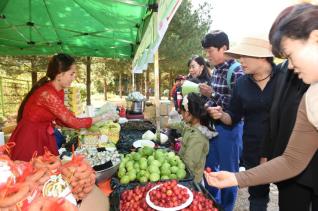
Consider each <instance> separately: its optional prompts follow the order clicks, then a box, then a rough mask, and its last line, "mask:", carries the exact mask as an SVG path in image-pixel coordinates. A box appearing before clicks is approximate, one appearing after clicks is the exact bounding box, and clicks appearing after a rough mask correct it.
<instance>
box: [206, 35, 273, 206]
mask: <svg viewBox="0 0 318 211" xmlns="http://www.w3.org/2000/svg"><path fill="white" fill-rule="evenodd" d="M225 54H227V55H229V56H231V57H234V58H237V59H240V62H241V64H242V66H243V69H244V72H245V75H244V76H242V77H240V78H239V79H238V80H237V82H236V85H235V87H234V88H233V92H232V98H231V101H230V104H229V107H228V109H227V110H226V111H224V110H223V108H222V107H221V106H216V107H210V108H209V109H208V112H209V114H210V116H211V117H212V118H213V119H216V120H220V121H221V122H222V123H224V124H226V125H233V124H235V123H237V122H240V121H241V119H242V118H244V130H243V146H244V147H243V154H242V158H243V162H244V165H245V167H246V168H247V169H249V168H253V167H255V166H257V165H259V164H260V162H266V158H263V157H262V151H263V149H262V148H263V147H264V145H263V144H264V140H265V138H266V136H267V135H268V132H269V111H270V109H271V106H272V102H273V96H274V88H275V86H276V81H277V80H276V79H277V77H276V65H275V64H274V63H273V54H272V52H271V50H270V45H269V42H268V41H267V40H264V39H259V38H254V37H246V38H244V39H243V40H242V41H241V42H240V43H239V44H238V45H237V46H235V47H234V48H232V49H230V50H228V51H226V52H225ZM248 192H249V194H250V197H249V201H250V210H251V211H266V210H267V203H268V202H269V185H268V184H267V185H259V186H255V187H249V188H248Z"/></svg>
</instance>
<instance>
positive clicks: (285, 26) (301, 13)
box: [269, 3, 318, 58]
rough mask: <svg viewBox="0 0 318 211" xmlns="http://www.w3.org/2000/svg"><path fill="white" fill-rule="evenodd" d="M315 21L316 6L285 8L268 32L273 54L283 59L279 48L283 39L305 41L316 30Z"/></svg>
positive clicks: (282, 53)
mask: <svg viewBox="0 0 318 211" xmlns="http://www.w3.org/2000/svg"><path fill="white" fill-rule="evenodd" d="M317 20H318V6H317V5H313V4H309V3H301V4H296V5H293V6H290V7H287V8H285V9H284V10H283V11H282V12H281V13H280V14H279V15H278V16H277V18H276V20H275V21H274V23H273V25H272V27H271V29H270V32H269V41H270V43H271V44H272V51H273V54H274V55H275V56H277V57H281V58H282V57H284V52H283V49H282V46H281V42H282V39H283V37H288V38H291V39H298V40H307V39H308V38H309V35H310V33H311V32H312V31H313V30H317V29H318V21H317Z"/></svg>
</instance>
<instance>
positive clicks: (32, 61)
mask: <svg viewBox="0 0 318 211" xmlns="http://www.w3.org/2000/svg"><path fill="white" fill-rule="evenodd" d="M31 71H32V72H31V78H32V86H33V85H34V84H35V83H36V82H37V81H38V74H37V72H36V70H35V57H32V59H31Z"/></svg>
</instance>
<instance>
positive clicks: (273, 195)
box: [234, 184, 279, 211]
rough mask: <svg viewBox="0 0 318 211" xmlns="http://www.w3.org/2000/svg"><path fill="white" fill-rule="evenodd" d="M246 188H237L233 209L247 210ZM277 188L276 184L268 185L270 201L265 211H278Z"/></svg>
mask: <svg viewBox="0 0 318 211" xmlns="http://www.w3.org/2000/svg"><path fill="white" fill-rule="evenodd" d="M248 196H249V194H248V192H247V188H242V189H239V192H238V197H237V200H236V203H235V208H234V211H248V210H249V201H248ZM278 210H279V208H278V190H277V187H276V185H273V184H272V185H271V186H270V202H269V203H268V207H267V211H278Z"/></svg>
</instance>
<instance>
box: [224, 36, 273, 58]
mask: <svg viewBox="0 0 318 211" xmlns="http://www.w3.org/2000/svg"><path fill="white" fill-rule="evenodd" d="M225 53H226V54H227V55H229V56H232V57H234V58H238V57H240V56H241V55H242V56H251V57H259V58H265V57H274V56H273V54H272V52H271V46H270V44H269V42H268V41H267V40H264V39H260V38H254V37H245V38H243V39H242V40H241V41H240V42H239V43H238V44H237V45H236V46H234V47H232V48H231V49H230V50H227V51H225Z"/></svg>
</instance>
